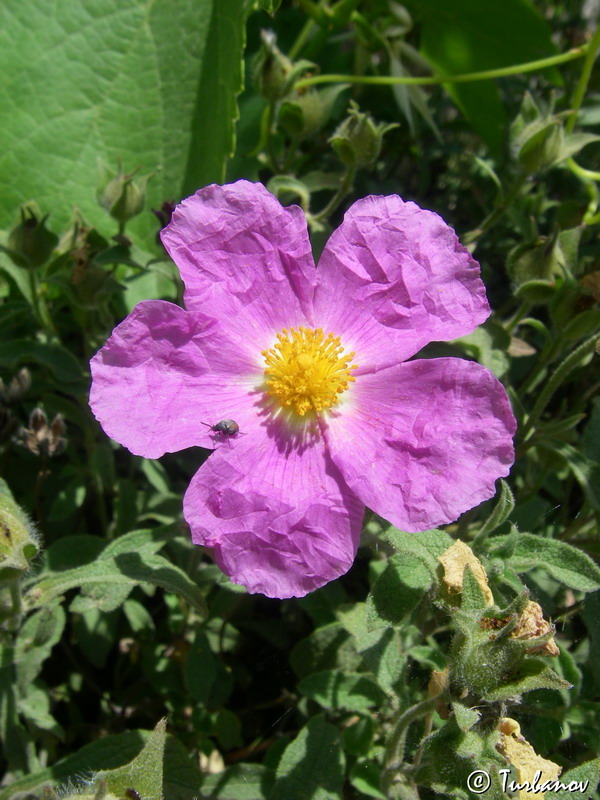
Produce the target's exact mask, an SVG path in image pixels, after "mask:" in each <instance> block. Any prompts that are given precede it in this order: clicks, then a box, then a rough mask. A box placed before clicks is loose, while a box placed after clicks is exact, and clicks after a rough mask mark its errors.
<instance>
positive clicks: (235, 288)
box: [161, 181, 316, 355]
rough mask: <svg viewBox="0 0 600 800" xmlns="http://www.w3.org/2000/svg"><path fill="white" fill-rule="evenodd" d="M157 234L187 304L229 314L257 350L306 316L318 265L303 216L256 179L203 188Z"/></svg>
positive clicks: (214, 313)
mask: <svg viewBox="0 0 600 800" xmlns="http://www.w3.org/2000/svg"><path fill="white" fill-rule="evenodd" d="M161 236H162V240H163V243H164V245H165V247H166V248H167V250H168V252H169V254H170V256H171V258H172V259H173V260H174V261H175V263H176V264H177V266H178V267H179V271H180V272H181V277H182V278H183V280H184V282H185V286H186V290H185V304H186V307H187V308H189V309H200V310H201V311H203V312H204V313H206V314H210V315H211V316H214V317H217V318H219V319H223V320H227V323H228V325H229V326H230V328H231V330H232V331H233V332H235V333H237V334H238V335H239V336H240V337H242V338H244V339H245V340H247V342H248V345H249V347H250V348H252V349H253V350H254V352H256V353H257V354H258V355H259V354H260V352H261V350H264V349H266V348H267V347H270V346H271V345H272V342H273V339H274V333H276V332H277V331H280V330H281V329H282V328H286V327H290V326H297V325H306V324H310V319H311V312H312V297H313V290H314V285H315V282H316V270H315V267H314V261H313V257H312V251H311V247H310V241H309V239H308V232H307V228H306V219H305V217H304V214H303V212H302V210H301V209H300V208H298V207H297V206H290V207H289V208H283V207H282V206H281V204H280V203H279V201H278V200H277V199H276V198H275V197H274V196H273V195H272V194H270V193H269V192H268V191H267V190H266V189H265V188H264V186H262V185H261V184H259V183H250V182H248V181H237V182H236V183H232V184H229V185H226V186H216V185H213V186H207V187H206V188H205V189H200V191H198V192H196V194H194V195H192V196H191V197H188V198H187V199H186V200H184V201H183V202H182V203H181V204H180V205H179V206H177V208H176V209H175V211H174V213H173V216H172V218H171V222H170V224H169V225H168V226H167V227H166V228H165V229H164V230H163V232H162V234H161Z"/></svg>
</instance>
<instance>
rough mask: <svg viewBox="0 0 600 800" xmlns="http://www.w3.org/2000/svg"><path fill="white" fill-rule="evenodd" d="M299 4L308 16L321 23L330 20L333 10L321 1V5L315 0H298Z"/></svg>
mask: <svg viewBox="0 0 600 800" xmlns="http://www.w3.org/2000/svg"><path fill="white" fill-rule="evenodd" d="M298 5H299V6H300V8H301V9H302V10H303V11H304V12H305V14H307V16H309V17H310V18H311V19H314V20H315V22H318V23H319V25H324V24H327V23H328V22H329V19H330V17H331V10H330V9H329V8H328V7H327V6H325V5H324V4H322V3H321V5H317V3H315V2H313V0H298Z"/></svg>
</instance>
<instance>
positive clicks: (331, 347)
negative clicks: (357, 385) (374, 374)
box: [262, 327, 357, 417]
mask: <svg viewBox="0 0 600 800" xmlns="http://www.w3.org/2000/svg"><path fill="white" fill-rule="evenodd" d="M343 353H344V347H343V346H342V344H341V342H340V337H339V336H334V334H333V333H329V334H327V336H325V335H324V333H323V331H322V329H321V328H316V329H315V330H312V329H311V328H302V327H300V328H289V329H288V328H284V329H283V330H282V331H281V333H278V334H277V342H276V343H275V344H274V345H273V347H272V348H271V349H270V350H264V351H263V353H262V355H263V356H264V359H265V362H266V367H265V376H266V379H267V381H266V382H267V387H268V394H269V395H271V397H273V398H275V399H277V400H278V401H279V403H280V404H281V406H283V407H284V408H290V409H291V410H293V411H295V412H296V414H298V415H299V416H301V417H303V416H304V415H305V414H306V413H307V412H310V411H315V412H319V411H324V410H325V409H328V408H331V407H332V406H335V405H336V404H337V403H338V401H339V399H340V395H342V394H343V393H344V392H345V391H346V389H347V388H348V386H349V385H350V383H352V382H353V381H354V380H355V379H354V377H353V376H352V371H353V370H355V369H356V368H357V365H356V364H352V365H350V362H351V361H352V359H353V358H354V356H355V353H348V354H347V355H343Z"/></svg>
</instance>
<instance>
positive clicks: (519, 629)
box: [510, 600, 560, 656]
mask: <svg viewBox="0 0 600 800" xmlns="http://www.w3.org/2000/svg"><path fill="white" fill-rule="evenodd" d="M550 632H552V633H553V632H554V625H551V624H550V623H549V622H548V621H547V620H545V619H544V615H543V612H542V607H541V606H540V604H539V603H535V602H534V601H533V600H529V602H528V603H527V605H526V606H525V608H524V609H523V611H522V612H521V616H520V617H519V619H518V620H517V625H516V627H515V629H514V630H513V631H512V633H511V634H510V635H511V638H512V639H520V640H521V641H527V640H528V639H537V638H538V637H539V636H544V635H545V634H547V633H550ZM527 652H528V653H530V654H533V653H536V654H539V655H541V656H558V655H560V650H559V649H558V646H557V644H556V642H555V641H554V639H549V640H548V641H547V642H544V643H543V644H536V645H535V646H533V647H532V648H531V649H530V650H527Z"/></svg>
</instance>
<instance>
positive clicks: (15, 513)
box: [0, 481, 39, 580]
mask: <svg viewBox="0 0 600 800" xmlns="http://www.w3.org/2000/svg"><path fill="white" fill-rule="evenodd" d="M38 550H39V544H38V536H37V534H36V532H35V529H34V527H33V525H32V523H31V522H30V521H29V520H28V518H27V516H26V514H25V513H24V512H23V511H22V510H21V509H20V507H19V506H18V505H17V504H16V503H15V501H14V500H13V497H12V495H11V494H10V491H9V490H8V487H7V486H6V484H5V483H4V481H0V580H11V579H13V578H15V577H17V576H18V575H19V574H20V573H22V572H25V571H26V570H28V569H29V564H30V562H31V560H32V559H33V558H34V557H35V555H36V554H37V552H38Z"/></svg>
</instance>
